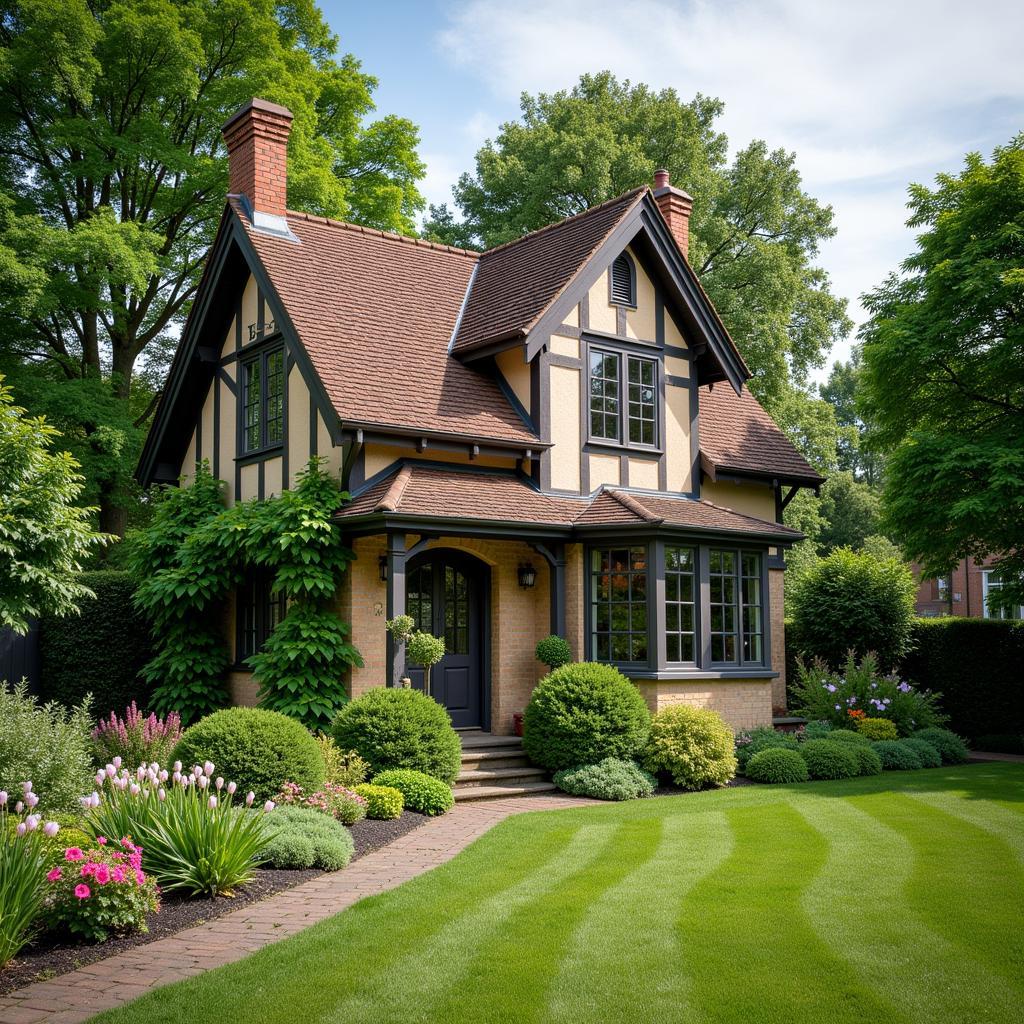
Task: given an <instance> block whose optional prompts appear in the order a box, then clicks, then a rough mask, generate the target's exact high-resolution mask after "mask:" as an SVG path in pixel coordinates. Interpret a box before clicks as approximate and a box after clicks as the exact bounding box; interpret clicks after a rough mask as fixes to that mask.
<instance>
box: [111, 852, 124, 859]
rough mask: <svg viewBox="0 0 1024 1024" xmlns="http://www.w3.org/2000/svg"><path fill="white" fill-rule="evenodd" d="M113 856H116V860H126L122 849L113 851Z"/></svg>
mask: <svg viewBox="0 0 1024 1024" xmlns="http://www.w3.org/2000/svg"><path fill="white" fill-rule="evenodd" d="M111 856H112V857H113V858H114V860H124V854H123V853H121V852H120V851H118V852H115V853H113V854H112V855H111Z"/></svg>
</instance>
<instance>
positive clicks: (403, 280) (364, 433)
mask: <svg viewBox="0 0 1024 1024" xmlns="http://www.w3.org/2000/svg"><path fill="white" fill-rule="evenodd" d="M290 124H291V114H290V113H289V112H288V111H287V110H286V109H284V108H283V107H280V106H277V105H275V104H272V103H268V102H266V101H263V100H253V101H252V102H251V103H249V104H248V105H247V106H246V107H244V108H243V109H242V110H240V111H239V112H238V113H237V114H236V115H235V116H234V117H233V118H232V119H231V120H230V121H229V122H228V123H227V124H226V125H225V127H224V135H225V138H226V140H227V144H228V149H229V153H230V193H231V194H230V195H229V196H228V202H227V206H226V208H225V211H224V215H223V219H222V221H221V224H220V229H219V232H218V235H217V239H216V242H215V244H214V246H213V249H212V251H211V253H210V256H209V260H208V264H207V267H206V272H205V275H204V278H203V281H202V284H201V287H200V290H199V294H198V296H197V298H196V301H195V304H194V307H193V310H192V314H191V316H190V318H189V322H188V324H187V327H186V329H185V331H184V334H183V337H182V340H181V344H180V346H179V349H178V352H177V355H176V356H175V359H174V363H173V365H172V368H171V373H170V377H169V380H168V383H167V387H166V390H165V392H164V395H163V398H162V401H161V404H160V408H159V410H158V413H157V417H156V421H155V424H154V427H153V430H152V432H151V434H150V436H149V440H148V442H147V445H146V449H145V451H144V453H143V456H142V460H141V463H140V467H139V477H140V479H141V480H142V482H143V483H146V484H150V483H154V482H164V483H168V484H171V483H175V482H177V481H178V480H179V479H180V478H185V479H187V478H188V477H189V476H190V474H192V473H194V471H195V466H196V463H197V462H199V461H202V460H207V461H208V462H209V464H210V466H211V468H212V470H213V472H214V474H215V475H216V476H219V477H221V478H222V479H223V480H224V481H225V482H226V485H227V493H228V498H229V500H244V499H248V498H254V497H267V496H270V495H272V494H274V493H277V492H279V491H280V490H281V489H282V488H286V487H288V486H289V484H290V483H292V482H293V481H294V478H295V474H296V473H297V472H298V471H299V470H301V469H302V467H303V465H304V464H305V463H306V461H307V460H308V459H309V457H310V456H311V455H316V456H320V457H322V458H324V459H326V461H327V464H328V466H329V468H330V470H331V472H332V473H333V474H335V475H336V477H337V478H338V480H339V484H340V486H341V488H342V489H343V491H345V492H347V493H348V494H349V495H350V497H349V498H347V499H346V500H345V501H344V502H343V503H342V504H341V506H340V507H339V509H338V511H337V515H336V520H337V525H338V529H339V530H340V531H342V533H343V534H344V536H345V537H346V538H348V541H349V544H350V546H351V548H352V549H353V551H354V552H355V554H356V560H355V561H354V562H353V563H352V565H351V567H350V571H349V572H348V573H347V574H346V578H345V584H344V588H343V592H342V593H340V594H339V614H340V615H341V616H342V617H343V618H344V619H346V620H347V621H349V622H351V625H352V640H353V642H354V643H355V645H356V646H357V647H358V649H359V651H360V653H361V654H362V657H363V659H364V665H363V667H362V668H357V669H353V670H352V672H351V676H350V678H348V679H345V680H339V686H341V685H344V686H345V687H347V689H348V691H349V692H350V693H351V694H352V695H357V694H359V693H361V692H363V691H364V690H366V689H368V688H369V687H373V686H380V685H382V684H385V683H386V684H388V685H393V684H394V683H395V682H396V681H397V680H398V679H399V678H400V677H401V676H402V675H405V674H408V675H410V676H411V677H412V678H413V680H414V684H415V685H421V684H422V672H420V671H417V669H416V668H415V666H408V667H407V666H405V665H403V664H401V663H400V659H401V652H400V651H396V650H395V649H394V647H393V645H392V644H390V642H389V641H388V638H387V635H386V630H385V628H384V623H385V620H386V619H389V618H392V617H394V616H395V615H398V614H402V613H408V614H409V615H411V616H412V617H413V619H414V620H415V621H416V623H417V625H418V626H419V628H421V629H423V630H426V631H429V632H432V633H435V634H437V635H439V636H442V637H443V638H444V640H445V644H446V652H447V653H446V654H445V657H444V659H443V661H442V662H441V663H440V664H439V665H437V666H436V667H435V669H434V670H433V674H432V691H433V694H434V696H435V697H437V699H438V700H440V701H441V702H442V703H443V704H444V705H445V706H446V707H447V708H448V710H449V712H450V714H451V717H452V720H453V723H454V724H455V725H456V726H457V727H482V728H483V729H485V730H491V731H493V732H496V733H507V732H510V731H511V730H512V726H513V715H514V714H515V713H516V712H520V711H522V710H523V708H524V707H525V705H526V702H527V700H528V698H529V695H530V691H531V689H532V687H533V686H534V684H535V683H536V681H537V679H538V678H539V675H540V672H541V671H542V670H541V667H540V666H539V665H538V663H537V662H536V661H535V659H534V647H535V645H536V643H537V641H538V640H539V639H541V638H542V637H543V636H545V635H547V634H548V633H552V632H553V633H558V634H560V635H562V636H564V637H566V638H567V639H568V641H569V643H570V644H571V646H572V649H573V653H574V655H575V657H577V658H579V659H588V660H595V661H603V662H610V663H612V664H615V665H617V666H618V667H619V668H621V670H622V671H623V672H624V673H625V674H626V675H627V676H628V677H629V678H630V679H632V680H633V681H634V682H635V684H636V685H637V686H638V687H639V688H640V690H641V692H642V693H643V694H644V696H645V698H646V699H647V701H648V703H649V705H650V706H651V708H652V709H658V708H660V707H664V706H665V705H667V704H670V703H672V702H675V701H686V702H689V703H693V704H697V705H700V706H705V707H711V708H713V709H715V710H717V711H719V712H720V713H721V714H722V715H723V716H724V717H725V718H726V719H727V720H728V721H729V722H730V723H731V724H732V726H733V727H734V728H744V727H749V726H754V725H758V724H764V723H768V722H770V721H771V718H772V715H773V712H774V713H775V714H779V713H782V712H783V711H784V708H785V679H784V657H783V649H784V648H783V613H782V588H783V557H782V556H783V552H784V550H785V549H786V547H787V546H788V545H790V544H792V543H793V541H795V540H798V539H800V534H798V533H796V532H795V531H793V530H791V529H788V528H787V527H785V526H783V525H782V523H781V520H782V510H783V509H784V508H785V506H786V503H787V502H788V500H789V499H790V498H791V497H792V495H793V494H794V493H795V492H796V490H797V489H798V488H801V487H809V488H816V487H817V486H818V485H819V484H820V483H821V478H820V477H819V476H818V475H817V474H816V473H815V472H814V470H813V469H812V468H811V467H810V466H809V465H808V464H807V462H806V461H805V460H804V459H803V458H802V457H801V456H800V454H799V453H798V452H797V451H796V450H795V449H794V447H793V446H792V444H791V443H790V442H789V441H788V440H787V438H786V437H785V436H784V435H783V433H782V432H781V431H780V430H779V428H778V427H777V426H776V425H775V424H774V423H773V422H772V420H771V419H770V417H769V416H768V415H767V413H766V412H765V411H764V410H763V409H762V408H761V406H760V405H759V404H758V403H757V401H756V400H755V399H754V398H753V396H752V395H751V394H750V393H749V391H747V389H746V387H745V382H746V380H747V379H748V378H749V376H750V372H749V370H748V369H747V367H746V366H745V365H744V362H743V360H742V358H741V357H740V355H739V352H738V351H737V350H736V347H735V345H734V344H733V342H732V340H731V339H730V337H729V334H728V332H727V330H726V328H725V326H724V325H723V324H722V322H721V320H720V319H719V317H718V315H717V314H716V312H715V310H714V308H713V307H712V305H711V303H710V301H709V299H708V297H707V295H706V294H705V293H704V291H703V289H702V288H701V286H700V282H699V281H698V280H697V278H696V276H695V275H694V273H693V271H692V270H691V269H690V267H689V265H688V263H687V261H686V253H687V240H688V228H689V216H690V211H691V208H692V201H691V198H690V196H688V195H687V194H686V193H685V192H683V191H682V190H680V189H678V188H675V187H673V186H672V185H671V183H670V182H669V180H668V175H667V174H665V173H664V172H659V173H658V175H657V176H656V180H655V182H654V187H653V189H651V188H646V187H645V188H640V189H636V190H634V191H632V192H629V193H627V194H626V195H623V196H620V197H618V198H616V199H613V200H610V201H609V202H606V203H603V204H602V205H600V206H597V207H594V208H592V209H590V210H588V211H587V212H586V213H583V214H580V215H579V216H576V217H572V218H570V219H568V220H565V221H562V222H560V223H558V224H553V225H551V226H550V227H546V228H543V229H541V230H540V231H535V232H533V233H532V234H529V235H525V236H524V237H522V238H519V239H517V240H515V241H513V242H510V243H508V244H506V245H503V246H499V247H498V248H496V249H492V250H490V251H488V252H484V253H475V252H467V251H464V250H461V249H454V248H450V247H447V246H443V245H436V244H431V243H429V242H424V241H419V240H415V239H410V238H402V237H399V236H396V235H389V234H384V233H382V232H380V231H374V230H370V229H367V228H361V227H356V226H354V225H351V224H341V223H336V222H334V221H329V220H326V219H324V218H322V217H311V216H307V215H306V214H301V213H295V212H292V211H290V210H288V209H287V204H286V150H287V143H288V134H289V128H290ZM281 612H282V609H281V608H280V607H279V606H278V605H277V603H276V602H275V601H274V600H272V599H271V597H270V593H269V581H268V580H266V579H261V578H260V577H259V576H258V575H253V576H252V577H251V578H250V579H249V580H248V581H247V583H246V585H245V586H244V587H242V588H240V589H239V591H238V592H237V593H236V594H235V595H234V599H233V601H232V602H231V607H230V609H229V613H230V622H229V623H228V624H226V629H227V630H228V631H229V634H230V642H231V644H232V649H233V654H234V662H235V670H234V671H233V672H232V674H231V679H230V686H231V691H232V695H233V697H234V699H235V700H236V701H238V702H241V703H246V702H252V701H253V700H254V699H255V692H256V688H255V686H254V684H253V682H252V679H251V676H250V674H249V673H248V672H247V671H246V669H245V667H244V659H245V658H246V657H248V656H249V655H251V654H252V653H254V652H255V651H256V650H257V649H258V648H259V647H260V645H261V644H262V643H263V641H264V640H265V639H266V636H267V635H268V633H269V632H270V631H271V630H272V629H273V627H274V624H275V622H276V621H278V619H279V617H280V615H281Z"/></svg>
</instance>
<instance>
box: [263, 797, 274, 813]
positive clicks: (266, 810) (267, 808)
mask: <svg viewBox="0 0 1024 1024" xmlns="http://www.w3.org/2000/svg"><path fill="white" fill-rule="evenodd" d="M273 809H274V801H273V800H268V801H267V802H266V803H265V804H264V805H263V813H264V814H269V813H270V812H271V811H272V810H273Z"/></svg>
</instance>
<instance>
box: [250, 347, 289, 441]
mask: <svg viewBox="0 0 1024 1024" xmlns="http://www.w3.org/2000/svg"><path fill="white" fill-rule="evenodd" d="M282 441H284V349H281V348H275V349H270V350H269V351H266V352H261V353H260V354H259V355H257V356H255V357H253V358H252V359H250V360H249V361H248V362H246V363H243V365H242V444H243V451H244V452H246V453H248V452H258V451H262V450H263V449H264V448H271V447H274V446H275V445H279V444H281V443H282Z"/></svg>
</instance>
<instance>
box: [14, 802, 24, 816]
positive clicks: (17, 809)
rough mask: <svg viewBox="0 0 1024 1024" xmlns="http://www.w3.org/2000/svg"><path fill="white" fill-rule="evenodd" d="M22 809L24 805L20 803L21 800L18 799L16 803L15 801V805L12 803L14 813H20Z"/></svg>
mask: <svg viewBox="0 0 1024 1024" xmlns="http://www.w3.org/2000/svg"><path fill="white" fill-rule="evenodd" d="M23 810H25V805H24V804H23V803H22V802H21V801H20V800H19V801H18V802H17V803H16V804H15V805H14V813H15V814H21V812H22V811H23Z"/></svg>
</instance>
